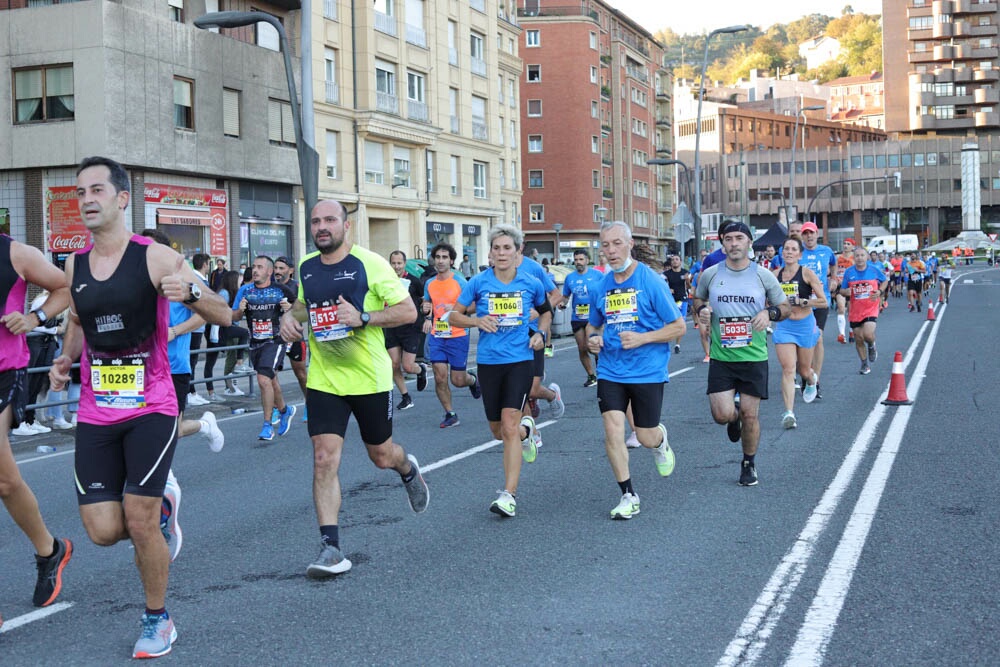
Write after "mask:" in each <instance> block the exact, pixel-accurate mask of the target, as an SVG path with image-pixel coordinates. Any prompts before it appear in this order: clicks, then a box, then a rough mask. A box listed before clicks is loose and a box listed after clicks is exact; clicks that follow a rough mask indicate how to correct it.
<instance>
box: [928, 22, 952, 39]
mask: <svg viewBox="0 0 1000 667" xmlns="http://www.w3.org/2000/svg"><path fill="white" fill-rule="evenodd" d="M931 34H932V35H933V36H934V39H947V38H949V37H953V36H954V34H955V24H954V23H935V24H934V26H933V27H932V28H931Z"/></svg>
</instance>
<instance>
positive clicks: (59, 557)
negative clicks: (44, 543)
mask: <svg viewBox="0 0 1000 667" xmlns="http://www.w3.org/2000/svg"><path fill="white" fill-rule="evenodd" d="M55 546H56V550H55V551H53V552H52V555H51V556H49V557H47V558H43V557H42V556H38V555H36V556H35V567H36V568H38V581H36V582H35V595H34V596H33V597H32V598H31V602H32V604H34V605H35V606H36V607H47V606H48V605H50V604H52V603H53V602H55V601H56V598H57V597H59V591H61V590H62V573H63V569H65V567H66V564H67V563H69V560H70V558H72V557H73V543H72V542H70V541H69V540H67V539H60V538H58V537H57V538H56V544H55Z"/></svg>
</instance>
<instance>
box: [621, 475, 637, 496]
mask: <svg viewBox="0 0 1000 667" xmlns="http://www.w3.org/2000/svg"><path fill="white" fill-rule="evenodd" d="M618 488H619V489H621V490H622V495H623V496H624V495H625V494H626V493H631V494H633V495H635V491H633V490H632V478H631V477H629V478H628V479H626V480H625V481H624V482H618Z"/></svg>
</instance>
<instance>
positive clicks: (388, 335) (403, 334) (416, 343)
mask: <svg viewBox="0 0 1000 667" xmlns="http://www.w3.org/2000/svg"><path fill="white" fill-rule="evenodd" d="M382 332H383V333H384V334H385V349H387V350H391V349H392V348H394V347H401V348H403V352H409V353H410V354H416V353H417V350H418V349H419V348H420V327H418V326H417V325H416V324H404V325H402V326H398V327H393V328H391V329H383V330H382Z"/></svg>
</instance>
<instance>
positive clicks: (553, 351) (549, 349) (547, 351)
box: [543, 345, 556, 358]
mask: <svg viewBox="0 0 1000 667" xmlns="http://www.w3.org/2000/svg"><path fill="white" fill-rule="evenodd" d="M543 354H544V355H545V356H546V357H549V358H552V357H554V356H556V349H555V348H554V347H552V346H551V345H546V346H545V351H544V352H543Z"/></svg>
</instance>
